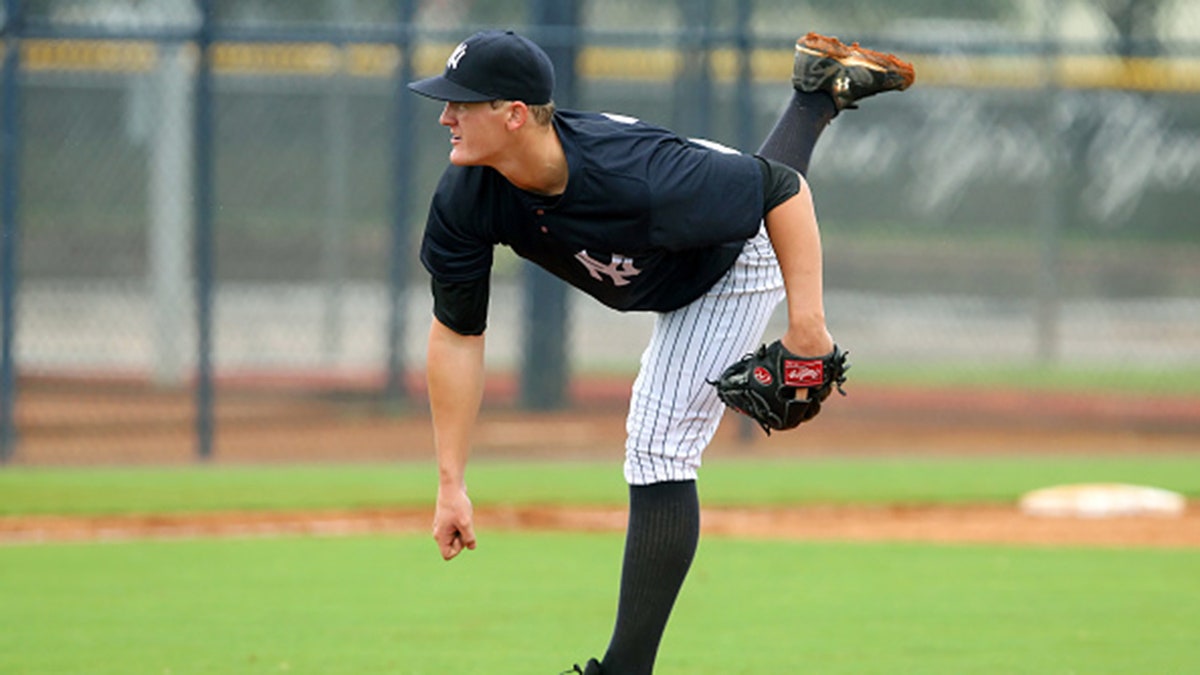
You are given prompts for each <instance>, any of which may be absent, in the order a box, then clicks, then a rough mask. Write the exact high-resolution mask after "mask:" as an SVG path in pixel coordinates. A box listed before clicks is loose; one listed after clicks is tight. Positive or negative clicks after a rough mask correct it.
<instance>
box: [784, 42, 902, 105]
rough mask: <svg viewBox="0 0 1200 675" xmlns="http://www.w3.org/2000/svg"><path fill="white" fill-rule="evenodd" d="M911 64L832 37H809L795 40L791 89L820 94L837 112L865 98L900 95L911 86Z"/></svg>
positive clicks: (892, 55)
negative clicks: (826, 98) (891, 93)
mask: <svg viewBox="0 0 1200 675" xmlns="http://www.w3.org/2000/svg"><path fill="white" fill-rule="evenodd" d="M915 79H916V72H915V71H914V70H913V67H912V64H911V63H908V62H907V61H903V60H901V59H899V58H898V57H896V56H895V55H894V54H885V53H883V52H877V51H874V50H871V49H866V48H864V47H860V46H859V44H858V43H857V42H855V43H853V44H850V45H846V44H843V43H842V41H840V40H838V39H837V38H835V37H829V36H826V35H819V34H817V33H809V34H808V35H805V36H804V37H802V38H800V39H799V40H796V57H795V60H794V61H793V64H792V86H793V87H794V88H795V89H796V91H802V92H815V91H823V92H825V93H827V94H829V95H830V96H832V97H833V101H834V103H836V104H837V107H838V110H844V109H846V108H855V107H857V105H856V103H857V102H858V101H860V100H862V99H864V98H867V97H868V96H874V95H875V94H879V93H883V92H885V91H903V90H905V89H908V88H909V87H910V86H912V83H913V81H914V80H915Z"/></svg>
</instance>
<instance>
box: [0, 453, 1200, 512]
mask: <svg viewBox="0 0 1200 675" xmlns="http://www.w3.org/2000/svg"><path fill="white" fill-rule="evenodd" d="M468 480H469V482H470V485H471V495H472V499H473V500H474V501H475V503H476V504H477V505H484V504H500V503H508V504H548V503H565V504H590V505H614V504H618V505H619V504H623V503H624V502H625V498H626V491H625V485H624V482H623V481H622V479H621V466H620V464H619V463H617V462H541V463H538V462H494V461H493V462H488V461H483V460H477V461H475V462H474V463H473V464H472V467H471V470H470V473H469V475H468ZM1082 482H1124V483H1137V484H1146V485H1156V486H1158V487H1163V488H1167V489H1170V490H1175V491H1177V492H1181V493H1183V494H1185V495H1188V496H1190V497H1192V498H1196V497H1200V456H1197V455H1122V456H1096V457H1091V456H1037V457H1034V456H1027V457H976V458H948V457H941V458H934V457H917V458H905V457H887V458H854V459H836V458H829V459H805V460H803V461H789V460H777V461H764V460H734V459H718V460H711V461H709V462H708V463H706V465H705V467H704V468H703V470H702V473H701V479H700V491H701V496H702V498H703V500H704V503H705V504H706V505H710V506H718V505H721V506H769V505H780V504H812V503H817V504H854V503H870V504H896V503H903V504H939V503H980V502H985V503H1000V502H1011V501H1013V500H1015V499H1016V498H1017V497H1019V496H1020V495H1021V494H1022V493H1024V492H1026V491H1028V490H1033V489H1037V488H1041V487H1045V486H1047V485H1055V484H1061V483H1082ZM435 487H436V471H435V469H434V467H433V465H432V464H427V463H411V464H388V465H376V464H363V465H298V466H297V465H288V466H207V467H183V468H111V469H108V468H106V469H95V468H82V469H81V468H70V469H59V468H19V467H13V468H8V469H4V470H3V471H0V516H3V515H23V514H111V513H181V512H188V511H221V510H224V511H229V510H258V509H269V510H286V509H339V508H383V507H404V506H426V505H429V504H430V503H431V500H432V499H433V498H434V492H435ZM751 488H752V489H751Z"/></svg>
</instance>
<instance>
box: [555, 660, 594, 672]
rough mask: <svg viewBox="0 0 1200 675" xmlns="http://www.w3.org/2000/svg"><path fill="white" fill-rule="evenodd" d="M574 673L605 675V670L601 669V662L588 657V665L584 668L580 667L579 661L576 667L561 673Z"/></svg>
mask: <svg viewBox="0 0 1200 675" xmlns="http://www.w3.org/2000/svg"><path fill="white" fill-rule="evenodd" d="M572 673H575V674H577V675H604V671H603V670H601V669H600V662H599V661H597V660H596V659H588V662H587V665H586V666H585V667H583V668H580V667H579V664H578V663H577V664H575V667H574V668H572V669H570V670H564V671H562V673H559V675H572Z"/></svg>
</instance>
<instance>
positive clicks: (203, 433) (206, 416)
mask: <svg viewBox="0 0 1200 675" xmlns="http://www.w3.org/2000/svg"><path fill="white" fill-rule="evenodd" d="M197 9H198V10H199V14H200V25H199V27H198V29H197V31H196V93H195V97H196V100H195V120H194V125H195V126H194V128H193V134H194V136H193V139H194V143H195V150H194V152H195V162H196V167H195V169H196V175H195V178H194V180H195V191H196V194H195V200H196V203H195V209H196V213H195V218H196V223H195V228H196V230H195V233H194V236H195V251H193V256H194V265H195V276H196V347H197V351H196V456H197V459H199V460H200V461H202V462H203V461H209V460H211V459H212V457H213V433H214V426H215V415H214V413H213V405H214V391H213V360H212V352H213V344H212V333H213V325H212V323H213V321H212V318H213V285H214V283H215V277H216V274H215V272H214V269H213V265H214V255H213V208H212V206H213V115H212V108H213V102H212V98H213V86H212V60H211V59H212V42H213V0H197Z"/></svg>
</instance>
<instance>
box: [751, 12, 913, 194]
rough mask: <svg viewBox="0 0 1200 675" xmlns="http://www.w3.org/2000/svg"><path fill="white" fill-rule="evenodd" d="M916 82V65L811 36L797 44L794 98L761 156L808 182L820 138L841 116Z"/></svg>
mask: <svg viewBox="0 0 1200 675" xmlns="http://www.w3.org/2000/svg"><path fill="white" fill-rule="evenodd" d="M914 79H915V73H914V71H913V67H912V64H910V63H907V62H905V61H903V60H901V59H899V58H897V57H896V56H894V55H892V54H885V53H882V52H877V51H873V50H870V49H865V48H863V47H860V46H859V45H858V43H854V44H852V45H845V44H843V43H842V42H841V41H840V40H838V39H837V38H834V37H828V36H825V35H818V34H817V33H809V34H808V35H805V36H804V37H802V38H800V39H799V40H797V41H796V51H795V58H794V60H793V62H792V87H793V89H794V91H793V93H792V98H791V100H790V101H788V104H787V106H785V107H784V109H783V112H782V113H781V114H780V115H779V119H777V120H776V122H775V126H774V128H772V129H771V133H770V134H768V135H767V138H766V140H764V141H763V144H762V146H760V147H759V149H758V153H757V154H759V155H761V156H763V157H766V158H768V159H773V160H775V161H777V162H783V163H784V164H786V165H788V166H790V167H792V168H793V169H795V170H797V171H799V172H800V173H801V174H803V175H805V176H807V175H808V164H809V160H810V159H811V158H812V152H813V147H814V146H816V144H817V138H819V137H820V135H821V132H822V131H824V130H825V127H827V126H828V125H829V123H830V122H831V121H832V120H833V118H834V117H836V116H837V114H838V113H839V112H841V111H842V110H844V109H847V108H856V107H858V106H857V103H856V102H857V101H859V100H861V99H864V98H867V97H868V96H874V95H875V94H879V93H882V92H885V91H902V90H904V89H907V88H908V87H909V86H911V85H912V83H913V80H914Z"/></svg>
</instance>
